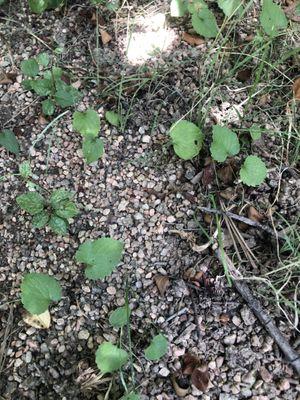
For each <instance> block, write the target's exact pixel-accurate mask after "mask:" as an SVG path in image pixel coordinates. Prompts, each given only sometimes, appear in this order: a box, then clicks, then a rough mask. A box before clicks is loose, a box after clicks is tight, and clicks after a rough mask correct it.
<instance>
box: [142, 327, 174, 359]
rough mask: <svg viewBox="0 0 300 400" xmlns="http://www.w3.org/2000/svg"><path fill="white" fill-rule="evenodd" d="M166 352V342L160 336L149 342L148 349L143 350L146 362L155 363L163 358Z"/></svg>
mask: <svg viewBox="0 0 300 400" xmlns="http://www.w3.org/2000/svg"><path fill="white" fill-rule="evenodd" d="M167 351H168V341H167V339H166V338H165V337H164V336H163V335H162V334H159V335H156V336H154V338H153V339H152V341H151V344H150V346H149V347H147V348H146V350H145V356H146V358H147V359H148V360H151V361H155V360H159V359H160V358H161V357H163V356H164V355H165V354H166V352H167Z"/></svg>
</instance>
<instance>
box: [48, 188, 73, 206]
mask: <svg viewBox="0 0 300 400" xmlns="http://www.w3.org/2000/svg"><path fill="white" fill-rule="evenodd" d="M72 197H73V193H72V192H70V190H66V189H63V188H61V189H56V190H53V192H52V194H51V197H50V203H51V206H52V207H53V208H55V209H57V208H59V207H60V206H61V203H62V202H64V201H66V200H71V199H72Z"/></svg>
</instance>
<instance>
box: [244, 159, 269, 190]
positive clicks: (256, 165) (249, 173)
mask: <svg viewBox="0 0 300 400" xmlns="http://www.w3.org/2000/svg"><path fill="white" fill-rule="evenodd" d="M267 173H268V171H267V167H266V165H265V163H264V162H263V161H262V160H261V159H260V158H259V157H256V156H248V157H247V158H246V160H245V161H244V164H243V165H242V168H241V171H240V177H241V180H242V182H243V183H245V184H246V185H248V186H259V185H260V184H261V183H262V182H263V181H264V180H265V178H266V176H267Z"/></svg>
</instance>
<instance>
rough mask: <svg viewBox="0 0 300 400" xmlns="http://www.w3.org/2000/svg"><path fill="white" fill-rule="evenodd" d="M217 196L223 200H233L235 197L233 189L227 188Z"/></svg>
mask: <svg viewBox="0 0 300 400" xmlns="http://www.w3.org/2000/svg"><path fill="white" fill-rule="evenodd" d="M219 194H220V196H221V197H222V198H223V199H225V200H234V199H235V198H236V196H237V194H236V193H235V190H234V188H232V187H228V188H226V189H225V190H222V191H221V192H220V193H219Z"/></svg>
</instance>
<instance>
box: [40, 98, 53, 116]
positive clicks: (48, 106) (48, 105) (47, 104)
mask: <svg viewBox="0 0 300 400" xmlns="http://www.w3.org/2000/svg"><path fill="white" fill-rule="evenodd" d="M42 111H43V114H44V115H52V114H53V113H54V111H55V104H54V103H53V101H52V100H50V99H46V100H44V101H42Z"/></svg>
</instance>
